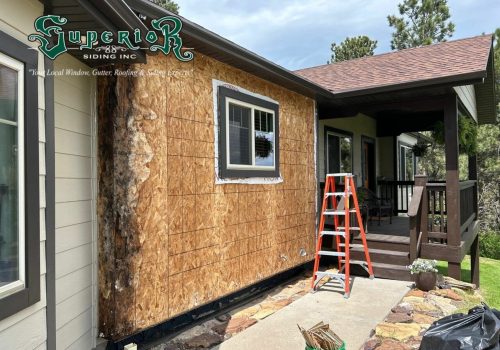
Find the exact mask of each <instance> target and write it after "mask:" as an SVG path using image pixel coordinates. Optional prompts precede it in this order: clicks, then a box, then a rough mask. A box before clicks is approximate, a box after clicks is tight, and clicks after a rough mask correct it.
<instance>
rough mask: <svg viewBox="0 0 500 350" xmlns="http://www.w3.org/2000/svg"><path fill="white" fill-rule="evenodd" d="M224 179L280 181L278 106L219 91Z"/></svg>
mask: <svg viewBox="0 0 500 350" xmlns="http://www.w3.org/2000/svg"><path fill="white" fill-rule="evenodd" d="M218 93H219V118H220V119H219V120H220V122H219V172H220V173H219V175H220V177H221V178H248V177H279V133H278V130H279V115H278V114H279V106H278V104H276V103H274V102H271V101H268V100H264V99H262V98H258V97H255V96H252V95H249V94H245V93H243V92H240V91H236V90H233V89H228V88H226V87H222V86H220V87H219V91H218Z"/></svg>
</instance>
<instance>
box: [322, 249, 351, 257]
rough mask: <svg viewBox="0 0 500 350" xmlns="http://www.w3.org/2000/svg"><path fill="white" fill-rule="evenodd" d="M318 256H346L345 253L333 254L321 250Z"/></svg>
mask: <svg viewBox="0 0 500 350" xmlns="http://www.w3.org/2000/svg"><path fill="white" fill-rule="evenodd" d="M318 255H328V256H345V253H344V252H331V251H329V250H320V251H318Z"/></svg>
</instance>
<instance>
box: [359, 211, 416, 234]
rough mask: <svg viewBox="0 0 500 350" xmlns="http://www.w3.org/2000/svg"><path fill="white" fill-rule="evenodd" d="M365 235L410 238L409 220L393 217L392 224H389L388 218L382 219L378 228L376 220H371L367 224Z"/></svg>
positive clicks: (405, 217) (403, 217) (406, 217)
mask: <svg viewBox="0 0 500 350" xmlns="http://www.w3.org/2000/svg"><path fill="white" fill-rule="evenodd" d="M366 233H367V234H377V235H391V236H401V237H409V236H410V219H409V218H408V216H394V217H393V218H392V224H390V223H389V218H387V217H385V218H382V220H381V222H380V226H379V225H378V219H377V218H373V220H371V221H370V222H369V223H368V230H367V232H366Z"/></svg>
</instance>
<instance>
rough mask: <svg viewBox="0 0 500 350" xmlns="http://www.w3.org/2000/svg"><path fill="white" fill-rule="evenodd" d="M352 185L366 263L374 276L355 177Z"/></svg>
mask: <svg viewBox="0 0 500 350" xmlns="http://www.w3.org/2000/svg"><path fill="white" fill-rule="evenodd" d="M351 186H352V187H353V190H352V191H351V192H352V199H353V201H354V206H355V208H356V217H357V220H358V227H359V230H360V236H361V241H362V242H363V246H364V251H365V260H366V264H367V265H368V273H369V274H370V277H372V276H373V268H372V262H371V259H370V253H369V251H368V244H367V241H366V232H365V226H364V225H363V218H362V217H361V211H360V210H359V203H358V195H357V193H356V191H355V190H354V180H353V178H351Z"/></svg>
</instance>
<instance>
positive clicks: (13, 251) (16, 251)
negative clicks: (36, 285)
mask: <svg viewBox="0 0 500 350" xmlns="http://www.w3.org/2000/svg"><path fill="white" fill-rule="evenodd" d="M18 76H19V73H18V72H17V71H16V70H14V69H11V68H9V67H7V66H5V65H2V64H0V296H1V295H2V292H4V291H5V290H6V289H7V288H9V287H10V286H9V285H10V284H12V283H13V282H17V281H22V279H23V276H22V269H21V267H22V266H21V265H20V263H21V258H22V257H21V256H20V255H21V254H20V253H21V252H22V251H23V249H24V247H23V240H22V236H21V233H20V228H19V222H20V217H19V215H20V213H19V209H20V207H21V206H20V203H19V198H20V196H19V184H20V181H19V180H20V175H21V174H20V172H19V156H18V154H19V152H18V135H19V125H18V122H19V118H18V105H19V103H18V100H19V97H18V91H19V89H18Z"/></svg>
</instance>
